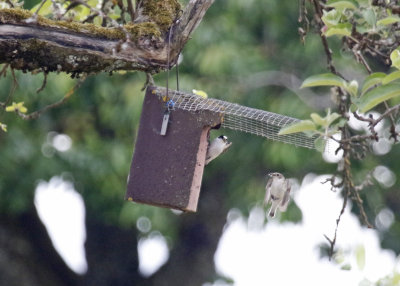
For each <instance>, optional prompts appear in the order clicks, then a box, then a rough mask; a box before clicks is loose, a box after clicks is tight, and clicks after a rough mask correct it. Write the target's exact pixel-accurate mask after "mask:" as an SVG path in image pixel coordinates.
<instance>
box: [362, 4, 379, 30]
mask: <svg viewBox="0 0 400 286" xmlns="http://www.w3.org/2000/svg"><path fill="white" fill-rule="evenodd" d="M362 15H363V17H364V19H365V21H366V22H367V23H368V24H369V25H370V26H372V27H375V25H376V15H375V11H374V10H373V9H372V8H369V9H367V10H365V11H363V13H362Z"/></svg>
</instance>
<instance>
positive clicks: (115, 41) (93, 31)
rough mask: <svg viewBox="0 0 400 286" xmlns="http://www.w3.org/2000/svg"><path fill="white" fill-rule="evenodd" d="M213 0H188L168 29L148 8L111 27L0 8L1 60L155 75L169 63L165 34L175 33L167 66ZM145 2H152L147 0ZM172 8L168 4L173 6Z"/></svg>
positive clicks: (24, 66)
mask: <svg viewBox="0 0 400 286" xmlns="http://www.w3.org/2000/svg"><path fill="white" fill-rule="evenodd" d="M144 2H145V1H144ZM167 2H168V1H163V2H161V3H162V4H160V5H170V6H171V5H173V4H171V3H172V1H170V2H171V3H169V4H168V3H167ZM174 3H175V2H174ZM212 3H213V1H212V0H197V1H194V0H192V1H190V2H189V3H188V5H187V6H186V8H185V10H184V11H183V13H182V15H181V17H180V18H179V16H180V12H179V11H177V12H176V13H175V14H172V15H170V16H171V17H173V19H172V20H171V24H170V26H169V27H168V26H167V27H165V25H166V24H165V22H160V21H157V19H156V17H157V15H148V14H145V13H148V12H146V11H147V10H146V9H145V8H146V7H144V8H142V9H139V12H141V13H144V14H145V15H144V16H143V15H138V17H137V19H138V20H137V21H135V22H134V23H129V24H127V25H125V26H118V27H114V28H104V27H98V26H95V25H93V24H82V23H76V22H73V23H69V22H65V21H53V20H49V19H46V18H43V17H41V16H37V17H34V15H32V13H30V12H28V11H26V10H21V9H2V10H0V63H7V64H10V65H11V67H12V68H14V69H20V70H24V71H32V70H42V71H45V72H54V71H57V72H60V71H63V72H68V73H73V74H74V73H83V72H85V73H89V74H90V73H98V72H112V71H116V70H142V71H146V72H150V73H156V72H158V71H160V70H162V69H166V68H167V67H168V63H167V59H168V55H167V52H168V48H167V40H168V35H169V32H171V31H172V36H173V37H172V42H171V47H170V49H169V50H170V66H171V64H174V63H176V61H177V59H178V56H179V53H180V52H181V51H182V49H183V47H184V45H185V44H186V42H187V41H188V39H189V37H190V35H191V33H192V32H193V31H194V29H195V28H196V27H197V26H198V25H199V23H200V22H201V20H202V18H203V16H204V14H205V12H206V11H207V9H208V8H209V7H210V6H211V4H212ZM145 4H147V5H151V1H146V3H145ZM170 6H168V7H167V8H169V9H171V8H170ZM173 11H175V10H173ZM139 12H138V13H139ZM178 19H179V20H178ZM167 23H168V22H167ZM174 25H175V26H174ZM126 32H127V33H129V37H127V35H126V34H125V33H126Z"/></svg>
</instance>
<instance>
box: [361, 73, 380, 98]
mask: <svg viewBox="0 0 400 286" xmlns="http://www.w3.org/2000/svg"><path fill="white" fill-rule="evenodd" d="M385 76H386V74H385V73H383V72H376V73H372V74H370V75H369V76H368V77H367V78H366V79H365V81H364V84H363V87H362V88H361V96H362V95H363V94H364V93H365V92H367V91H368V90H369V89H370V88H371V87H373V86H374V85H378V84H381V83H382V80H383V78H384V77H385Z"/></svg>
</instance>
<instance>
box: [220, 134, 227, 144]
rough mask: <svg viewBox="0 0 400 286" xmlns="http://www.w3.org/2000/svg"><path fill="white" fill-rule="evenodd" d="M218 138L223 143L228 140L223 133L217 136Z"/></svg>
mask: <svg viewBox="0 0 400 286" xmlns="http://www.w3.org/2000/svg"><path fill="white" fill-rule="evenodd" d="M218 138H219V139H221V140H222V141H224V142H225V143H226V142H228V137H226V136H225V135H221V136H218Z"/></svg>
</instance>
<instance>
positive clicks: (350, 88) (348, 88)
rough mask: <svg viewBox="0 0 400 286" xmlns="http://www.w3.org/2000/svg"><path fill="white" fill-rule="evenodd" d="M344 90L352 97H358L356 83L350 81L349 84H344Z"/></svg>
mask: <svg viewBox="0 0 400 286" xmlns="http://www.w3.org/2000/svg"><path fill="white" fill-rule="evenodd" d="M344 89H345V90H346V91H347V92H348V93H349V94H350V95H351V96H353V97H357V95H358V82H357V81H356V80H352V81H351V82H350V83H347V82H346V83H345V85H344Z"/></svg>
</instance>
